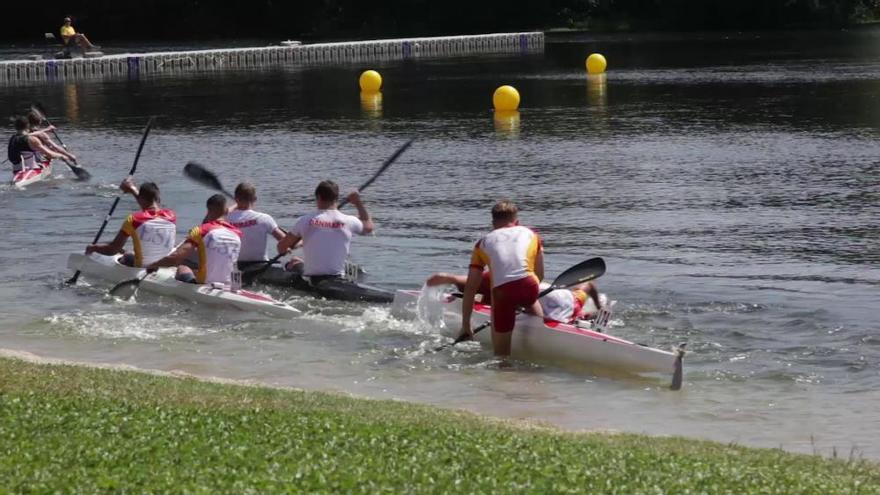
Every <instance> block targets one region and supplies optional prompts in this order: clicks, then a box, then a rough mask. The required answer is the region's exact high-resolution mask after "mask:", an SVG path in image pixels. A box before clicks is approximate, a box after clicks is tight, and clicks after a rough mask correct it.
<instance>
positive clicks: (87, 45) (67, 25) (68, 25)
mask: <svg viewBox="0 0 880 495" xmlns="http://www.w3.org/2000/svg"><path fill="white" fill-rule="evenodd" d="M61 41H63V42H64V44H65V45H66V46H68V47H69V46H71V44H70V43H71V42H73V43H76V44H77V46H79V47H80V48H82V49H83V51H89V50H96V49H98V48H99V47H98V46H96V45H93V44H92V42H91V41H89V39H88V38H86V35H84V34H81V33H77V32H76V29H73V20H72V19H71V18H70V17H65V18H64V25H63V26H61Z"/></svg>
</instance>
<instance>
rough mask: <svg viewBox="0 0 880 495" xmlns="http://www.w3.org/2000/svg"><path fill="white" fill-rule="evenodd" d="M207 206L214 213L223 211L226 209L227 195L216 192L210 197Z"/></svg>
mask: <svg viewBox="0 0 880 495" xmlns="http://www.w3.org/2000/svg"><path fill="white" fill-rule="evenodd" d="M205 206H207V207H208V211H210V212H212V213H220V212H221V211H223V212H225V211H226V196H224V195H222V194H215V195H213V196H211V197H210V198H208V201H207V203H205Z"/></svg>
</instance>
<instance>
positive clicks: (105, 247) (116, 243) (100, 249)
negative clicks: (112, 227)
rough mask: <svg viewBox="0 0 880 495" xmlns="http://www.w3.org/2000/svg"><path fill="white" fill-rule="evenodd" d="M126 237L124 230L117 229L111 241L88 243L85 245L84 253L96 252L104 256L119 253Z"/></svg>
mask: <svg viewBox="0 0 880 495" xmlns="http://www.w3.org/2000/svg"><path fill="white" fill-rule="evenodd" d="M127 239H128V234H126V233H125V231H124V230H122V229H119V232H117V233H116V237H115V238H113V240H112V241H110V242H108V243H105V244H89V245H88V246H86V254H92V253H98V254H103V255H104V256H112V255H114V254H117V253H121V252H122V248H123V247H125V241H126V240H127Z"/></svg>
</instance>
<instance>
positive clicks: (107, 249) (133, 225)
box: [86, 179, 177, 267]
mask: <svg viewBox="0 0 880 495" xmlns="http://www.w3.org/2000/svg"><path fill="white" fill-rule="evenodd" d="M119 189H122V191H124V192H127V193H129V194H131V195H132V196H134V197H135V199H136V200H137V202H138V206H140V207H141V209H140V211H137V212H135V213H132V214H131V215H129V216H128V217H127V218H126V219H125V222H123V224H122V227H121V228H120V229H119V232H118V233H117V234H116V237H115V238H114V239H113V240H112V241H110V242H108V243H105V244H90V245H89V246H88V247H86V254H92V253H98V254H103V255H106V256H112V255H114V254H117V253H122V252H123V248H124V247H125V241H126V240H127V239H128V238H129V237H131V242H132V245H133V247H134V251H133V252H130V253H125V254H124V255H123V256H122V257H121V258H120V259H119V262H120V263H122V264H123V265H128V266H136V267H142V266H146V265H149V264H150V263H152V262H154V261H156V260H158V259H161V258H162V257H164V256H166V255H167V254H168V253H170V252H171V250H172V249H174V240H175V238H176V237H177V232H176V229H177V225H176V223H177V215H175V213H174V211H172V210H169V209H168V208H162V206H161V204H160V198H159V186H157V185H156V184H155V183H153V182H144V183H143V184H141V187H140V188H138V187H137V185H135V183H134V182H133V181H132V180H131V179H125V180H124V181H122V184H120V185H119Z"/></svg>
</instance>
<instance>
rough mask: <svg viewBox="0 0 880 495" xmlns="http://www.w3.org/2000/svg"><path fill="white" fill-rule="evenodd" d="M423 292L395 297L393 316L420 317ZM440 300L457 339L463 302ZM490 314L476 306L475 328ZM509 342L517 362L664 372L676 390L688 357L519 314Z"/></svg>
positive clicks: (483, 337)
mask: <svg viewBox="0 0 880 495" xmlns="http://www.w3.org/2000/svg"><path fill="white" fill-rule="evenodd" d="M420 294H421V291H418V290H398V291H397V293H396V295H395V296H394V305H393V306H392V309H391V312H392V314H393V315H394V316H395V317H398V318H407V317H409V318H412V317H413V316H415V315H417V314H418V301H419V296H420ZM442 301H443V302H442V304H443V319H444V321H445V322H446V324H447V325H446V326H447V328H449V329H450V330H451V331H452V332H454V335H452V334H451V335H450V336H452V337H455V336H457V334H458V329H459V328H460V326H461V299H460V298H458V297H454V296H452V295H445V296H444V297H443V299H442ZM590 304H592V303H591V302H590ZM490 310H491V308H490V307H489V306H487V305H484V304H480V303H476V304H475V305H474V312H473V316H472V317H471V325H472V327H471V328H476V327H477V325H480V324H482V323H485V322H487V321H489V317H490ZM474 338H475V339H476V340H477V341H479V342H481V343H482V344H484V345H489V346H491V345H492V332H491V330H490V329H488V328H487V329H485V330H484V331H482V332H479V333H477V334H476V335H475V336H474ZM511 343H512V349H511V355H512V357H514V358H516V359H523V360H527V361H542V362H548V363H553V364H564V363H572V364H575V365H581V366H584V367H588V368H601V369H611V370H617V371H622V372H625V373H633V374H641V373H663V374H666V375H668V376H669V377H671V378H673V388H674V389H677V388H679V387H680V385H681V383H680V380H681V366H682V357H683V355H684V350H683V348H681V347H680V348H679V349H677V350H675V351H664V350H660V349H655V348H653V347H647V346H644V345H641V344H636V343H633V342H630V341H628V340H624V339H621V338H619V337H615V336H613V335H609V334H607V333H601V332H598V331H595V330H591V329H588V328H581V327H579V326H575V325H570V324H567V323H560V322H557V321H552V320H546V319H543V318H538V317H536V316H534V315H528V314H519V315H518V316H517V318H516V327H515V329H514V331H513V339H512V342H511ZM676 373H678V377H677V378H676V376H675V375H676ZM676 380H677V381H676Z"/></svg>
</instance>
